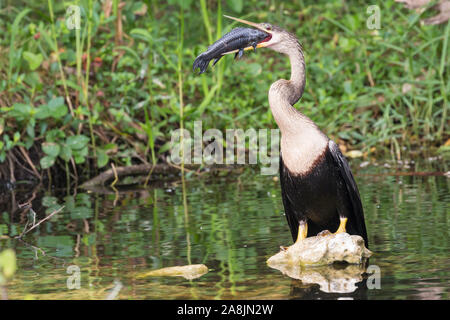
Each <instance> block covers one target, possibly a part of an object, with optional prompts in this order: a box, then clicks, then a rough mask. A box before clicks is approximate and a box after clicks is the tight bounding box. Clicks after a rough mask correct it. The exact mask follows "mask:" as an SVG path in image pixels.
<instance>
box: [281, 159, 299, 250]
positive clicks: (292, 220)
mask: <svg viewBox="0 0 450 320" xmlns="http://www.w3.org/2000/svg"><path fill="white" fill-rule="evenodd" d="M289 179H291V177H290V176H289V171H288V170H286V168H285V166H284V163H283V158H282V156H281V155H280V185H281V197H282V199H283V207H284V214H285V216H286V219H287V222H288V225H289V229H290V230H291V234H292V239H293V240H294V242H295V240H297V233H298V220H297V219H296V214H295V211H294V210H293V209H292V200H291V199H289V192H288V190H287V189H288V186H287V185H286V184H287V181H288V180H289Z"/></svg>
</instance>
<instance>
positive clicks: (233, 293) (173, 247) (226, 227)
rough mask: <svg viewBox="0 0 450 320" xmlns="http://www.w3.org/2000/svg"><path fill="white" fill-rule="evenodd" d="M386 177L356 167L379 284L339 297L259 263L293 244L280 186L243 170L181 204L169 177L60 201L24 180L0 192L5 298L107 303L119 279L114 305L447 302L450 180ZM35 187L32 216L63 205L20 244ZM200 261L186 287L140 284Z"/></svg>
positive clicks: (190, 192)
mask: <svg viewBox="0 0 450 320" xmlns="http://www.w3.org/2000/svg"><path fill="white" fill-rule="evenodd" d="M419 169H420V168H419ZM422 169H423V168H422ZM405 170H406V169H405ZM405 170H403V171H405ZM431 170H432V171H436V169H431ZM393 171H394V169H393V168H392V167H391V168H386V167H384V166H382V165H379V166H376V167H375V166H373V165H368V166H366V167H364V168H359V167H355V168H354V172H355V173H356V180H357V183H358V185H359V189H360V192H361V197H362V200H363V205H364V209H365V215H366V224H367V229H368V234H369V242H370V249H371V250H372V251H373V252H374V255H373V257H372V258H371V259H370V261H369V264H370V265H375V266H378V267H379V270H380V288H379V289H368V288H367V285H366V283H365V282H364V281H363V282H360V283H359V284H357V287H355V288H356V290H353V292H346V293H337V292H332V291H333V288H331V290H323V288H322V287H320V286H319V285H318V284H306V283H302V282H301V281H300V280H295V279H291V278H289V277H288V276H286V275H283V274H282V273H281V272H280V271H278V270H275V269H271V268H269V267H268V266H267V265H266V260H267V258H269V257H270V256H271V255H273V254H275V253H276V252H278V251H279V246H280V245H289V244H290V243H291V239H290V232H289V230H288V227H287V223H286V221H285V217H284V216H283V207H282V203H281V197H280V187H279V182H278V181H276V179H274V177H273V176H262V175H260V174H259V171H257V170H254V171H252V170H247V171H245V172H244V173H242V174H235V173H233V174H226V173H225V174H224V176H222V177H219V176H214V177H211V176H210V177H203V178H196V177H195V176H191V177H189V178H188V179H187V181H186V189H185V194H186V202H187V206H184V205H183V189H182V187H181V182H180V181H177V180H176V181H172V182H167V183H165V184H160V187H155V188H146V189H138V188H135V189H134V190H129V191H121V192H120V193H115V192H114V191H109V192H91V193H86V192H83V191H81V190H78V192H77V193H76V194H75V195H74V194H73V193H74V192H73V190H72V191H71V195H68V196H67V195H64V191H61V190H58V191H55V190H53V191H52V190H48V189H45V188H39V189H37V190H32V189H28V188H27V187H26V186H23V185H22V186H20V188H18V189H16V190H15V191H14V192H11V193H5V192H4V193H3V195H2V201H3V203H2V206H1V207H0V209H1V211H4V213H3V215H1V218H0V230H1V232H2V233H3V235H4V236H5V235H6V236H8V237H9V239H2V240H0V251H1V250H3V249H5V248H13V249H14V250H15V251H16V254H17V257H18V258H17V260H18V261H17V263H18V270H17V272H16V275H15V277H14V278H13V279H12V280H11V281H10V282H9V284H8V286H7V294H8V296H9V298H10V299H24V298H30V299H105V298H106V297H107V296H108V294H109V293H110V292H111V289H112V288H113V287H114V286H115V283H117V281H120V284H121V285H120V286H119V287H116V289H117V290H118V289H120V290H119V291H118V295H117V298H119V299H296V298H300V299H336V298H342V297H345V298H349V297H351V298H355V299H449V291H450V281H449V280H450V272H449V271H450V258H449V257H450V255H449V221H448V217H449V212H448V205H447V204H448V203H449V202H450V195H449V189H450V188H449V185H450V180H449V179H448V178H446V177H445V176H427V177H424V176H387V175H380V174H385V173H389V172H393ZM423 171H430V169H428V170H423ZM441 171H443V169H442V168H441ZM33 192H34V195H35V198H34V200H33V201H32V208H33V209H34V211H35V212H37V218H36V220H37V221H38V220H39V219H42V218H43V217H44V213H45V212H47V213H50V212H52V211H54V209H55V208H57V207H59V206H60V205H65V209H64V210H63V211H61V212H60V213H58V214H56V215H55V216H53V217H52V218H51V219H50V220H48V221H46V222H43V223H42V224H41V225H40V226H39V227H37V228H35V229H34V230H32V231H31V232H29V233H27V234H26V235H25V236H24V237H23V241H20V240H17V239H14V238H13V237H14V236H17V235H19V234H20V233H21V232H22V230H23V228H24V225H25V223H26V222H27V221H28V220H29V219H31V218H33V217H32V215H30V214H29V213H28V214H26V213H23V212H24V211H23V210H22V209H18V208H17V204H18V203H21V202H24V201H26V200H27V199H30V198H31V197H32V196H33ZM1 211H0V212H1ZM4 238H6V237H4ZM198 263H203V264H205V265H207V266H208V268H209V272H208V273H207V274H205V275H203V276H201V277H199V278H197V279H193V280H187V279H184V278H182V277H172V278H170V277H153V278H139V277H138V275H141V274H143V273H145V272H148V271H150V270H153V269H158V268H163V267H170V266H177V265H178V266H180V265H187V264H198ZM70 266H75V268H79V271H80V273H79V275H80V277H79V280H80V282H79V289H77V288H75V289H69V288H68V284H67V280H68V279H69V278H70V277H71V276H72V275H73V274H69V273H68V268H69V267H70ZM71 279H72V278H71ZM72 283H73V282H72ZM326 291H328V292H326Z"/></svg>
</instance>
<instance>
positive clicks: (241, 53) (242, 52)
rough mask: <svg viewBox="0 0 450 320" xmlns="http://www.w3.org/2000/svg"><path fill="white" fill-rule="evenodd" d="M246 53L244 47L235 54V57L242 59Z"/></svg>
mask: <svg viewBox="0 0 450 320" xmlns="http://www.w3.org/2000/svg"><path fill="white" fill-rule="evenodd" d="M243 55H244V49H239V51H238V52H236V54H235V55H234V58H235V59H240V58H241V57H242V56H243Z"/></svg>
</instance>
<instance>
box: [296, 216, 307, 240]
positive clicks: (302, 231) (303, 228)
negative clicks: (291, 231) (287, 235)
mask: <svg viewBox="0 0 450 320" xmlns="http://www.w3.org/2000/svg"><path fill="white" fill-rule="evenodd" d="M307 234H308V223H307V222H306V221H300V223H299V224H298V235H297V241H295V243H297V242H299V241H302V240H303V239H305V238H306V235H307Z"/></svg>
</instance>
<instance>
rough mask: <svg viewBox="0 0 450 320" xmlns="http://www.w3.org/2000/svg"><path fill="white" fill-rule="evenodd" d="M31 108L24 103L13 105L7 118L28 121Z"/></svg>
mask: <svg viewBox="0 0 450 320" xmlns="http://www.w3.org/2000/svg"><path fill="white" fill-rule="evenodd" d="M32 110H33V108H32V107H31V106H30V105H28V104H24V103H15V104H14V105H13V106H12V109H11V110H10V111H9V112H8V116H10V117H13V118H16V119H17V120H19V121H22V120H25V119H28V118H29V117H30V114H31V111H32Z"/></svg>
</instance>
